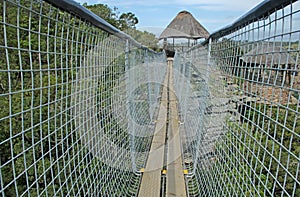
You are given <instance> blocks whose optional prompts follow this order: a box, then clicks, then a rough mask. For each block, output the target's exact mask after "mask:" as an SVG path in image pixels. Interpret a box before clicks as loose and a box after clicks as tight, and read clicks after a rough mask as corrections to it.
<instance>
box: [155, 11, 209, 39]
mask: <svg viewBox="0 0 300 197" xmlns="http://www.w3.org/2000/svg"><path fill="white" fill-rule="evenodd" d="M208 37H209V33H208V31H207V30H206V29H205V28H204V27H203V26H202V25H201V24H200V23H199V22H198V21H197V20H196V19H195V18H194V17H193V15H192V14H191V13H189V12H187V11H181V12H179V13H178V14H177V16H176V17H175V18H174V19H173V20H172V22H171V23H170V24H169V25H168V26H167V28H166V29H165V30H164V31H163V32H162V34H161V35H160V36H159V39H166V38H187V39H194V40H197V39H200V38H208Z"/></svg>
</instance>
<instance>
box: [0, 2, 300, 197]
mask: <svg viewBox="0 0 300 197" xmlns="http://www.w3.org/2000/svg"><path fill="white" fill-rule="evenodd" d="M0 9H1V11H2V14H1V16H0V153H1V155H0V194H1V196H120V197H121V196H122V197H123V196H141V197H144V196H145V197H147V196H149V197H150V196H151V197H152V196H213V197H214V196H295V197H296V196H300V178H299V175H300V148H299V147H300V118H299V109H300V107H299V105H300V104H299V101H300V94H299V92H300V91H299V90H300V74H299V51H300V20H299V18H300V3H299V2H298V1H296V0H265V1H262V2H261V3H260V4H259V5H258V6H257V7H255V8H253V9H252V10H250V11H249V12H247V13H245V14H244V15H243V16H242V17H241V18H239V19H238V20H236V21H234V22H233V23H232V24H230V25H229V26H226V27H225V28H222V29H220V30H219V31H217V32H215V33H213V34H211V35H210V36H209V37H207V38H206V39H205V40H203V42H201V43H198V44H195V45H193V46H188V47H181V46H178V49H176V47H173V48H174V49H175V56H174V57H173V58H167V56H166V54H165V53H164V52H161V53H158V52H154V51H152V50H151V49H149V48H147V47H146V46H143V45H141V44H140V43H138V42H137V41H135V40H134V39H133V38H131V37H130V36H129V35H127V34H125V33H124V32H122V31H120V30H118V29H116V28H115V27H113V26H111V25H110V24H109V23H107V22H106V21H105V20H103V19H101V18H99V17H98V16H97V15H95V14H94V13H92V12H90V11H89V10H87V9H86V8H84V7H82V6H81V5H79V4H77V3H75V2H73V1H72V0H60V1H56V0H45V1H43V0H36V1H32V0H19V1H15V0H1V1H0Z"/></svg>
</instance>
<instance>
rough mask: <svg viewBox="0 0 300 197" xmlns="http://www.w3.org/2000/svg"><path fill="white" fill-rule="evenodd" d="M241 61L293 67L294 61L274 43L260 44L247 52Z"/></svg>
mask: <svg viewBox="0 0 300 197" xmlns="http://www.w3.org/2000/svg"><path fill="white" fill-rule="evenodd" d="M241 59H242V60H243V61H244V62H245V63H252V64H264V65H266V66H272V65H285V64H289V65H295V64H296V61H295V60H294V59H293V58H292V57H291V56H290V55H289V53H288V51H287V50H286V49H284V48H283V47H281V46H276V45H274V43H268V42H261V43H258V44H257V46H255V47H254V48H253V49H252V50H250V51H249V52H247V53H246V54H245V55H244V56H243V57H241Z"/></svg>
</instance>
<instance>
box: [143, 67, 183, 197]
mask: <svg viewBox="0 0 300 197" xmlns="http://www.w3.org/2000/svg"><path fill="white" fill-rule="evenodd" d="M172 73H173V72H172V61H168V67H167V74H166V77H165V80H164V86H163V91H162V97H161V104H160V108H159V113H158V120H157V123H156V127H155V134H154V136H153V141H152V144H151V148H150V152H149V156H148V160H147V164H146V168H145V170H144V173H143V177H142V182H141V187H140V190H139V196H140V197H145V196H153V197H156V196H160V195H161V189H162V188H161V185H163V184H161V180H162V179H161V178H162V177H161V175H162V170H163V166H164V160H166V161H167V174H166V189H165V190H166V196H186V188H185V181H184V176H183V169H182V158H181V145H180V136H179V128H178V111H177V102H176V96H175V92H174V91H173V75H172ZM167 110H169V113H168V111H167ZM168 114H169V117H168ZM167 120H168V122H169V124H167V123H168V122H167ZM167 125H168V128H167ZM167 131H168V132H167ZM166 134H167V136H168V142H167V143H166V144H167V147H166V146H165V142H166V141H165V140H166ZM166 148H167V155H166V157H167V158H164V157H165V155H164V153H165V149H166Z"/></svg>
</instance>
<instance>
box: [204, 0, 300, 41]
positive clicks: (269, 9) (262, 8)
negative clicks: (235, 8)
mask: <svg viewBox="0 0 300 197" xmlns="http://www.w3.org/2000/svg"><path fill="white" fill-rule="evenodd" d="M296 1H297V0H265V1H263V2H261V3H260V4H258V5H257V6H255V7H254V8H253V9H251V10H250V11H248V12H247V13H246V14H244V15H242V16H241V17H240V18H238V19H237V20H236V21H234V22H233V23H232V24H230V25H227V26H225V27H224V28H222V29H220V30H218V31H216V32H214V33H212V34H211V35H210V36H209V38H207V39H206V40H205V41H204V42H203V43H202V44H203V45H206V44H208V43H209V40H210V39H213V40H216V39H218V38H221V37H222V36H225V35H228V34H230V33H232V32H234V31H236V30H237V29H241V28H243V27H245V26H246V25H247V24H249V23H250V22H256V21H258V20H260V19H263V18H265V17H266V16H269V15H271V14H272V13H274V12H276V10H277V9H279V8H283V7H285V6H286V5H288V4H290V3H293V2H296Z"/></svg>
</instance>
